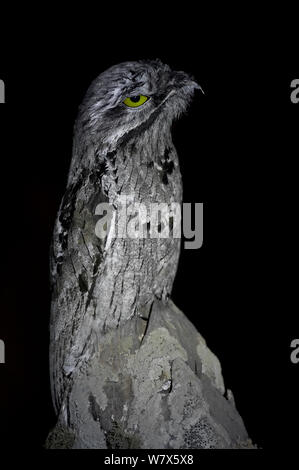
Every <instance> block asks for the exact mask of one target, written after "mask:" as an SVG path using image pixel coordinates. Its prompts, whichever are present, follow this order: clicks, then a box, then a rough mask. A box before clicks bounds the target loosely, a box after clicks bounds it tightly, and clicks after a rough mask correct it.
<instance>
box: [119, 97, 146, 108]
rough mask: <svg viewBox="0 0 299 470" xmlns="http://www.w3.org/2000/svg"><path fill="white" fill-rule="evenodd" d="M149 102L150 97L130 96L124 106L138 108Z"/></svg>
mask: <svg viewBox="0 0 299 470" xmlns="http://www.w3.org/2000/svg"><path fill="white" fill-rule="evenodd" d="M147 100H148V97H147V96H144V95H136V96H130V97H129V98H126V99H125V101H124V104H125V105H126V106H129V108H137V107H138V106H141V105H142V104H144V103H145V102H146V101H147Z"/></svg>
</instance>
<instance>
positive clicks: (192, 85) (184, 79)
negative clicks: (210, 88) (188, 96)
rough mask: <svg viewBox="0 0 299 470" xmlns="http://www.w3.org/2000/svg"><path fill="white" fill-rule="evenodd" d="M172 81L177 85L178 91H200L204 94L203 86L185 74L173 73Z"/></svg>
mask: <svg viewBox="0 0 299 470" xmlns="http://www.w3.org/2000/svg"><path fill="white" fill-rule="evenodd" d="M170 81H171V82H172V83H173V84H174V85H175V88H176V89H180V88H186V89H189V90H190V91H194V90H200V91H201V92H202V93H203V94H204V91H203V89H202V88H201V86H200V85H199V84H198V83H197V82H196V81H195V80H194V78H193V77H191V76H190V75H188V74H187V73H185V72H180V71H179V72H177V71H174V72H172V73H171V80H170Z"/></svg>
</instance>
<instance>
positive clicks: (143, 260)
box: [50, 60, 199, 412]
mask: <svg viewBox="0 0 299 470" xmlns="http://www.w3.org/2000/svg"><path fill="white" fill-rule="evenodd" d="M196 88H199V86H198V85H197V84H196V83H195V82H194V81H193V80H192V79H191V78H190V77H189V76H187V75H186V74H185V73H184V72H174V71H172V70H171V69H170V68H169V67H168V66H167V65H164V64H162V63H161V62H160V61H159V60H155V61H140V62H125V63H122V64H120V65H117V66H114V67H111V68H110V69H108V70H107V71H106V72H104V73H102V74H101V75H100V76H99V77H98V78H96V80H94V82H93V83H92V84H91V86H90V88H89V90H88V92H87V94H86V97H85V99H84V101H83V103H82V105H81V107H80V110H79V115H78V119H77V122H76V124H75V132H74V144H73V156H72V162H71V167H70V172H69V176H68V183H67V189H66V193H65V195H64V197H63V200H62V203H61V206H60V209H59V213H58V217H57V221H56V225H55V230H54V238H53V247H52V254H51V279H52V288H53V294H52V311H51V325H50V331H51V338H50V366H51V383H52V393H53V399H54V403H55V407H56V410H57V412H59V410H60V407H61V405H62V403H63V401H64V400H65V399H66V398H65V393H66V391H67V389H68V386H69V385H70V384H71V382H72V375H73V374H74V373H75V371H77V370H78V368H80V367H84V364H86V362H87V361H88V359H89V357H90V356H91V354H92V353H93V352H94V351H96V350H97V348H98V347H99V344H100V337H101V335H103V334H104V333H105V331H106V330H107V329H109V328H115V327H117V326H118V325H119V324H120V323H122V322H124V321H126V320H127V319H129V318H131V317H132V316H134V315H139V316H144V317H146V316H148V314H149V311H150V308H151V305H152V302H153V300H154V298H155V297H158V298H160V299H162V300H164V301H165V302H167V299H168V297H169V295H170V293H171V289H172V284H173V280H174V277H175V273H176V269H177V263H178V258H179V251H180V242H179V240H178V239H174V238H167V239H151V238H144V239H137V240H133V239H125V238H124V239H119V238H114V239H112V240H110V241H109V243H107V239H106V240H100V239H99V238H97V236H96V235H95V225H96V222H97V220H98V219H99V217H98V216H96V215H95V208H96V206H97V205H98V204H99V203H100V202H101V201H107V202H109V203H110V204H111V205H112V206H113V207H114V209H115V210H116V209H118V208H119V204H120V202H119V201H120V196H122V195H131V196H132V197H133V202H142V203H144V204H145V205H146V206H148V205H149V204H150V203H153V202H158V203H162V202H166V203H171V202H179V203H181V200H182V183H181V174H180V169H179V162H178V156H177V153H176V150H175V148H174V145H173V143H172V138H171V123H172V121H173V119H175V118H177V117H178V116H179V115H180V114H181V113H182V112H183V111H184V110H185V109H186V107H187V104H188V102H189V101H190V99H191V98H192V95H193V92H194V90H195V89H196ZM136 95H145V96H147V97H149V99H148V101H147V102H145V103H144V104H143V105H142V106H140V107H137V108H128V107H126V106H125V105H124V103H123V101H124V99H125V98H127V97H130V96H136ZM108 237H109V235H108Z"/></svg>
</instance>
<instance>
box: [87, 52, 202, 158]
mask: <svg viewBox="0 0 299 470" xmlns="http://www.w3.org/2000/svg"><path fill="white" fill-rule="evenodd" d="M196 89H201V88H200V86H199V85H198V84H197V83H196V82H195V80H194V79H193V78H192V77H190V76H189V75H187V74H186V73H185V72H180V71H179V72H177V71H173V70H171V69H170V67H169V66H168V65H166V64H163V63H162V62H161V61H160V60H158V59H157V60H147V61H136V62H123V63H121V64H119V65H115V66H113V67H111V68H109V69H108V70H106V71H105V72H103V73H102V74H101V75H99V76H98V77H97V78H96V79H95V80H94V81H93V83H92V84H91V86H90V87H89V89H88V91H87V94H86V96H85V99H84V101H83V103H82V105H81V107H80V111H79V118H78V123H79V125H80V127H81V129H82V130H83V129H84V134H85V135H86V133H87V134H88V135H89V136H90V138H91V140H92V141H93V142H95V143H96V145H97V146H98V147H99V146H100V147H101V152H104V153H105V152H110V151H113V150H115V149H116V148H117V147H118V145H119V144H121V143H122V142H123V141H124V140H126V139H128V138H129V136H130V135H131V134H132V132H138V131H139V130H140V131H141V130H144V129H146V128H148V127H149V126H150V125H151V124H152V123H153V122H154V121H155V120H156V119H158V118H159V119H161V120H162V121H161V122H163V126H164V127H166V128H167V127H168V128H169V129H170V127H171V123H172V121H173V119H176V118H178V117H179V116H180V114H181V113H182V112H184V111H185V110H186V108H187V106H188V104H189V102H190V101H191V98H192V96H193V93H194V91H195V90H196Z"/></svg>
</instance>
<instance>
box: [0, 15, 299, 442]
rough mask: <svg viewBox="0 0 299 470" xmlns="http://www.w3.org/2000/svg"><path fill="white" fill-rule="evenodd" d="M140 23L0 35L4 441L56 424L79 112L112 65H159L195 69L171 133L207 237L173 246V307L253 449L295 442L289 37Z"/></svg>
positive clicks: (294, 110)
mask: <svg viewBox="0 0 299 470" xmlns="http://www.w3.org/2000/svg"><path fill="white" fill-rule="evenodd" d="M91 13H92V12H91ZM91 16H92V15H91ZM136 20H137V19H136V16H135V14H133V15H132V14H130V13H129V14H128V15H127V16H125V17H124V21H123V23H125V24H123V25H122V26H123V27H122V28H120V27H119V26H116V25H115V24H114V19H113V16H109V17H105V16H102V17H98V18H94V19H93V21H92V22H91V24H89V25H86V24H85V23H84V21H85V19H84V18H82V19H81V23H80V22H77V23H75V24H72V25H71V26H70V21H68V20H66V19H65V20H61V22H60V23H59V27H58V24H56V23H55V24H54V23H53V24H51V25H50V26H48V27H47V28H46V29H45V30H44V29H43V27H42V26H40V24H39V25H38V26H37V25H36V24H35V25H34V26H35V28H34V29H33V31H30V27H29V26H28V28H27V29H26V28H25V30H26V31H23V30H22V31H18V30H17V28H16V29H13V30H12V31H10V33H9V32H7V36H6V42H5V46H4V52H5V54H3V56H2V58H1V63H0V78H1V79H3V80H4V81H5V84H6V104H5V105H0V125H1V127H0V132H1V133H0V149H1V232H2V236H3V242H2V244H1V248H2V253H1V259H2V262H1V266H2V270H1V271H2V272H1V298H0V300H1V316H0V338H1V339H3V340H4V341H5V345H6V364H5V365H2V364H1V365H0V413H1V417H0V428H1V429H0V432H1V436H2V437H1V441H0V446H1V444H3V445H4V443H6V445H9V446H11V447H12V448H13V447H15V446H18V447H19V446H22V447H23V446H24V447H27V448H30V449H36V450H38V449H39V448H41V447H42V445H43V443H44V440H45V438H46V435H47V433H48V431H49V429H50V428H51V427H52V426H53V425H54V423H55V416H54V413H53V410H52V405H51V397H50V390H49V380H48V322H49V306H50V293H49V286H48V251H49V244H50V239H51V233H52V229H53V223H54V218H55V215H56V212H57V210H58V206H59V202H60V199H61V197H62V195H63V192H64V189H65V184H66V177H67V171H68V167H69V163H70V159H71V149H72V128H73V123H74V120H75V117H76V113H77V108H78V105H79V104H80V101H81V100H82V98H83V96H84V93H85V91H86V89H87V87H88V86H89V84H90V82H91V80H92V79H93V78H95V77H96V76H97V75H98V74H99V73H101V72H102V71H104V70H105V69H106V68H107V67H109V66H111V65H113V64H116V63H119V62H122V61H125V60H136V59H143V58H156V57H158V58H160V59H161V60H162V61H163V62H166V63H168V64H169V65H170V66H172V67H173V68H174V69H176V70H184V71H186V72H189V73H191V74H192V75H194V77H195V78H196V79H197V81H198V82H199V83H200V85H201V86H202V88H203V90H204V92H205V95H201V94H199V93H198V94H197V95H196V96H195V99H194V102H193V104H192V105H191V108H190V110H189V113H188V114H187V115H186V116H184V117H183V118H182V119H180V121H178V122H177V123H175V124H174V126H173V139H174V142H175V145H176V148H177V150H178V154H179V158H180V164H181V170H182V174H183V183H184V201H186V202H204V244H203V247H202V248H201V249H199V250H185V249H183V250H182V254H181V259H180V264H179V270H178V274H177V278H176V281H175V286H174V291H173V300H174V301H175V303H176V304H177V306H178V307H179V308H180V309H182V310H183V311H184V312H185V314H186V315H187V316H188V317H189V318H190V319H191V320H192V322H193V323H194V324H195V325H196V327H197V328H198V330H199V331H200V333H201V334H202V335H203V336H204V338H205V339H206V341H207V343H208V346H209V347H210V348H211V349H212V351H213V352H214V353H215V354H216V355H217V356H218V357H219V359H220V361H221V364H222V368H223V375H224V380H225V384H226V387H228V388H230V389H232V390H233V393H234V395H235V400H236V405H237V408H238V410H239V412H240V414H241V416H242V418H243V419H244V422H245V425H246V428H247V430H248V433H249V435H250V437H251V438H252V440H253V442H254V443H255V444H257V445H258V446H259V447H262V448H264V449H270V450H277V449H278V448H294V447H295V446H296V443H297V441H298V431H297V430H296V422H298V417H299V413H298V401H297V400H298V399H297V397H298V372H299V365H294V364H292V363H291V362H290V352H291V350H290V343H291V340H292V339H293V338H298V328H297V325H296V316H297V308H296V304H295V303H294V302H293V301H294V294H295V288H296V278H295V274H294V273H293V271H292V267H297V244H296V243H295V240H296V230H297V229H296V218H297V208H296V204H295V198H296V196H297V194H296V184H297V177H296V172H295V168H296V159H297V158H298V152H297V148H298V117H299V104H298V105H294V104H292V103H291V101H290V92H291V89H290V83H291V81H292V80H293V79H294V78H299V77H298V75H299V71H298V68H296V61H295V55H293V54H292V52H291V51H290V48H291V46H290V44H291V43H288V42H285V43H281V42H280V40H279V37H276V39H275V36H274V38H273V39H272V37H271V39H270V37H269V36H268V33H265V34H264V35H263V34H261V38H262V39H261V40H260V37H259V39H257V38H256V32H255V31H252V29H251V28H250V29H249V30H248V36H246V37H244V36H243V35H241V32H242V24H241V25H240V27H239V29H238V31H237V32H236V33H234V34H232V35H231V36H230V35H229V31H228V30H225V28H224V31H223V30H221V31H220V30H219V31H216V32H215V29H213V30H209V29H208V28H206V29H203V26H204V24H205V19H204V17H200V19H197V23H196V21H195V24H194V25H192V27H191V26H190V28H189V27H188V24H189V20H190V18H189V19H188V24H187V25H186V24H185V26H186V28H185V29H184V31H181V26H182V22H184V21H185V22H186V18H181V19H180V21H177V23H175V24H168V27H166V24H165V23H163V21H161V22H160V23H159V25H157V24H156V23H154V24H153V22H152V18H151V19H147V18H146V17H145V18H144V19H143V21H142V22H141V24H140V23H138V27H137V29H138V32H139V34H137V29H136V25H135V26H134V27H133V28H132V27H131V26H132V22H133V24H134V22H136ZM107 22H108V23H109V24H110V26H111V27H108V28H106V29H105V28H104V27H103V23H107ZM111 22H112V24H111ZM128 23H129V24H128ZM169 23H170V22H169ZM82 24H84V26H85V28H82ZM86 26H87V27H86ZM108 26H109V25H108ZM217 32H218V34H217ZM30 33H31V35H30ZM141 33H142V34H141ZM278 36H279V34H278ZM277 39H278V41H277Z"/></svg>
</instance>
